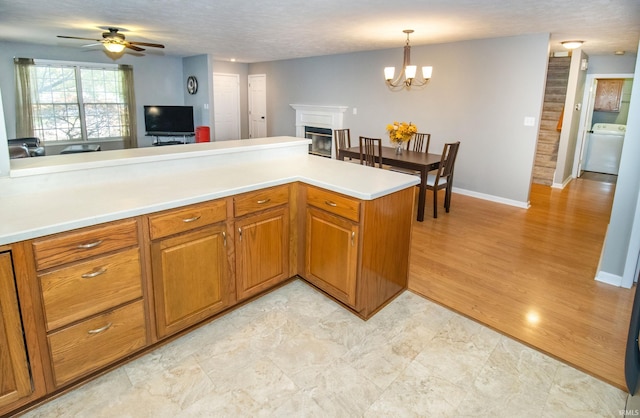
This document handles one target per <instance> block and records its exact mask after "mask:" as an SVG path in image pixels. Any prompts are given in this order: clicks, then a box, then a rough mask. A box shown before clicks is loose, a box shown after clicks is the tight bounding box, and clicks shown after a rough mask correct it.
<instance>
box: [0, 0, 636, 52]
mask: <svg viewBox="0 0 640 418" xmlns="http://www.w3.org/2000/svg"><path fill="white" fill-rule="evenodd" d="M109 26H111V27H118V28H122V29H123V33H124V34H125V35H126V37H127V40H131V41H143V42H158V43H162V44H164V45H165V46H166V49H164V50H162V51H159V50H153V49H148V50H147V53H152V54H166V55H177V56H191V55H199V54H210V55H211V56H213V57H214V58H215V59H219V60H229V59H232V58H235V59H236V60H237V61H238V62H247V63H250V62H260V61H271V60H279V59H288V58H298V57H309V56H316V55H328V54H339V53H348V52H354V51H365V50H374V49H385V48H394V47H401V46H402V45H403V44H404V40H405V35H404V34H403V33H402V30H403V29H407V28H410V29H414V30H415V33H414V34H413V35H411V44H412V45H423V44H434V43H444V42H455V41H461V40H469V39H481V38H494V37H503V36H514V35H522V34H533V33H550V34H551V44H550V49H551V51H552V52H553V51H560V50H562V48H561V46H560V41H563V40H573V39H580V40H583V41H585V43H584V46H583V50H584V51H585V52H586V53H587V54H588V55H611V54H613V53H614V51H617V50H623V51H626V52H627V53H637V49H638V41H639V39H640V0H510V1H505V0H393V1H389V0H385V1H382V0H251V1H249V0H224V1H223V0H128V1H122V0H111V1H105V0H100V1H96V0H29V1H26V0H0V40H4V41H20V42H29V43H37V44H45V45H57V46H68V47H78V48H80V47H81V46H83V45H85V44H87V43H90V42H83V41H80V40H71V39H59V38H56V35H68V36H79V37H90V38H93V37H96V39H98V38H100V36H101V32H103V30H104V29H105V28H106V27H109ZM98 47H99V46H96V47H94V48H98Z"/></svg>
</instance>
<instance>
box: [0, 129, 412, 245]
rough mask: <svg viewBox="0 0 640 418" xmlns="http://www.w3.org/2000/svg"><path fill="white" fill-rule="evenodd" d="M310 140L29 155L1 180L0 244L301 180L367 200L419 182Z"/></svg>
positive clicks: (253, 141) (271, 140) (239, 142)
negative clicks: (328, 151) (342, 157)
mask: <svg viewBox="0 0 640 418" xmlns="http://www.w3.org/2000/svg"><path fill="white" fill-rule="evenodd" d="M308 144H309V140H306V139H301V138H293V137H279V138H263V139H257V140H242V141H228V142H219V143H211V144H204V145H206V146H202V145H203V144H186V145H179V146H172V147H169V146H167V147H159V148H155V147H154V148H145V149H138V150H126V151H123V152H119V151H105V152H99V153H83V154H70V155H65V156H61V157H73V156H79V157H77V158H64V160H65V161H64V162H60V163H58V161H56V164H52V165H50V166H48V167H47V166H46V164H44V162H45V161H44V160H43V161H40V162H39V161H33V160H37V159H38V158H32V159H25V160H30V161H29V162H30V163H31V165H28V164H26V163H24V164H25V165H27V167H23V168H17V167H14V166H13V165H12V173H11V175H10V178H3V179H0V220H1V221H0V244H10V243H13V242H17V241H22V240H25V239H31V238H36V237H40V236H44V235H48V234H52V233H57V232H62V231H66V230H71V229H75V228H81V227H85V226H91V225H95V224H99V223H103V222H109V221H114V220H118V219H124V218H128V217H131V216H137V215H142V214H147V213H152V212H157V211H160V210H165V209H171V208H175V207H179V206H184V205H188V204H192V203H198V202H203V201H207V200H211V199H216V198H221V197H226V196H230V195H235V194H238V193H243V192H247V191H252V190H257V189H260V188H264V187H269V186H275V185H280V184H285V183H291V182H295V181H301V182H304V183H307V184H311V185H315V186H319V187H322V188H325V189H328V190H332V191H335V192H338V193H343V194H346V195H349V196H352V197H355V198H359V199H363V200H372V199H376V198H378V197H381V196H384V195H387V194H390V193H393V192H396V191H398V190H402V189H405V188H407V187H411V186H413V185H416V184H418V183H419V179H418V178H417V177H415V176H409V175H405V174H400V173H396V172H392V171H388V170H381V169H375V168H371V167H364V166H360V165H359V164H353V163H349V162H342V161H336V160H331V159H328V158H323V157H317V156H312V155H309V154H307V147H308ZM110 153H114V154H110ZM85 154H87V155H85ZM97 154H101V155H97ZM100 157H101V158H100ZM35 163H38V164H40V165H39V166H38V167H35V166H34V164H35ZM14 169H15V172H14V171H13V170H14ZM21 170H25V171H21Z"/></svg>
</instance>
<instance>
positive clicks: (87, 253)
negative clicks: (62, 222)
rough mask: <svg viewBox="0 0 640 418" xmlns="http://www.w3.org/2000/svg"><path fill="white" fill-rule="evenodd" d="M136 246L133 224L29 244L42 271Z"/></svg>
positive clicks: (129, 221)
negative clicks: (31, 245)
mask: <svg viewBox="0 0 640 418" xmlns="http://www.w3.org/2000/svg"><path fill="white" fill-rule="evenodd" d="M137 244H138V231H137V226H136V221H135V220H127V221H125V222H117V223H112V224H108V225H104V226H99V227H94V228H83V229H81V230H78V231H74V232H65V233H62V234H57V235H54V236H51V237H47V238H43V239H38V240H36V241H34V242H33V251H34V255H35V259H36V267H37V269H38V270H43V269H46V268H49V267H55V266H59V265H61V264H65V263H69V262H71V261H78V260H83V259H85V258H89V257H92V256H95V255H99V254H104V253H107V252H109V251H114V250H119V249H121V248H126V247H131V246H134V245H137Z"/></svg>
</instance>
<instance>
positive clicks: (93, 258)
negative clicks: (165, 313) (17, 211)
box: [32, 219, 148, 388]
mask: <svg viewBox="0 0 640 418" xmlns="http://www.w3.org/2000/svg"><path fill="white" fill-rule="evenodd" d="M32 248H33V253H34V259H35V264H36V267H37V277H38V283H39V292H40V298H41V300H42V306H43V316H44V321H45V324H44V327H45V330H46V340H47V344H48V348H49V356H50V360H51V371H52V373H51V377H50V379H51V380H52V385H53V386H54V387H55V388H59V387H62V386H64V385H66V384H67V383H69V382H71V381H74V380H76V379H78V378H80V377H82V376H85V375H87V374H89V373H91V372H93V371H96V370H98V369H100V368H102V367H103V366H105V365H107V364H109V363H112V362H114V361H116V360H118V359H120V358H123V357H126V356H127V355H129V354H131V353H134V352H136V351H138V350H139V349H141V348H143V347H144V346H145V345H146V344H147V342H148V338H147V330H146V319H145V318H146V316H145V309H144V303H143V290H142V274H141V262H140V248H139V245H138V224H137V221H136V220H135V219H130V220H125V221H120V222H113V223H110V224H106V225H100V226H97V227H92V228H83V229H80V230H77V231H72V232H68V233H62V234H57V235H53V236H49V237H45V238H41V239H38V240H35V241H33V243H32Z"/></svg>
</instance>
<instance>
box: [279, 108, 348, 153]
mask: <svg viewBox="0 0 640 418" xmlns="http://www.w3.org/2000/svg"><path fill="white" fill-rule="evenodd" d="M291 107H293V108H294V109H295V110H296V136H297V137H300V138H309V139H311V141H312V143H311V146H310V147H309V152H310V153H312V154H318V155H323V156H325V157H331V158H335V157H336V151H335V149H334V146H333V135H332V133H333V130H334V129H343V126H342V124H343V114H344V112H345V111H346V110H347V106H323V105H305V104H292V105H291ZM327 135H328V136H327ZM314 141H315V143H316V146H315V147H314Z"/></svg>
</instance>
